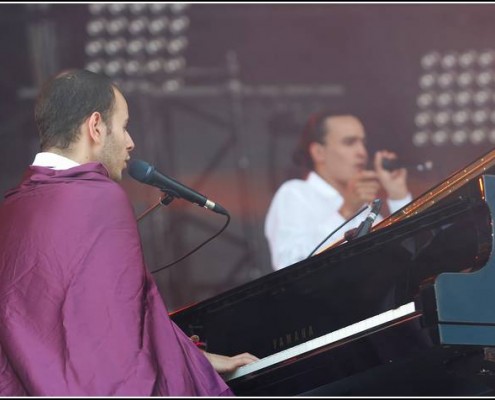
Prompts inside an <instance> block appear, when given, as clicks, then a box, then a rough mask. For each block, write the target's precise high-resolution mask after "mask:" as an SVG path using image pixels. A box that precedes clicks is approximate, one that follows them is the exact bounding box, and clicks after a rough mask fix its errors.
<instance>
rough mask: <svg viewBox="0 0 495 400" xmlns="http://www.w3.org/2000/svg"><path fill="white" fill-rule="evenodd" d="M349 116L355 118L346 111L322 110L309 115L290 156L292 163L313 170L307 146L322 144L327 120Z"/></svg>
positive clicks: (325, 133)
mask: <svg viewBox="0 0 495 400" xmlns="http://www.w3.org/2000/svg"><path fill="white" fill-rule="evenodd" d="M349 115H352V116H355V114H354V113H350V112H348V111H346V109H339V110H322V111H318V112H314V113H312V114H310V116H309V117H308V119H307V121H306V124H305V125H304V128H303V132H302V135H301V137H300V139H299V142H298V144H297V147H296V150H295V151H294V153H293V154H292V161H293V162H294V163H295V164H296V165H298V166H301V167H304V168H306V169H308V170H312V169H314V162H313V158H312V157H311V154H310V153H309V146H310V145H311V143H313V142H316V143H321V144H324V142H325V136H326V135H327V133H328V132H327V129H326V125H325V123H326V121H327V119H328V118H333V117H343V116H349Z"/></svg>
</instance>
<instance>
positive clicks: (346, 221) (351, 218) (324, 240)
mask: <svg viewBox="0 0 495 400" xmlns="http://www.w3.org/2000/svg"><path fill="white" fill-rule="evenodd" d="M369 207H370V205H366V206H363V207H362V208H361V209H360V210H359V211H358V212H356V213H355V214H354V215H351V217H350V218H348V219H346V220H345V221H344V222H343V223H342V224H340V225H339V226H338V227H337V228H335V229H334V230H333V231H332V232H331V233H330V234H329V235H328V236H327V237H326V238H325V239H323V240H322V241H321V242H320V244H318V246H316V247H315V248H314V249H313V251H312V252H311V253H309V256H307V257H306V260H307V259H308V258H309V257H311V256H312V255H313V254H314V253H315V251H316V250H318V249H319V248H320V246H321V245H322V244H323V243H325V242H326V241H327V240H328V238H329V237H330V236H332V235H333V234H334V233H335V232H337V231H338V230H339V229H341V228H342V227H343V226H344V225H346V224H348V223H349V222H350V221H352V220H353V219H354V218H356V217H357V216H358V215H359V214H361V213H362V212H363V211H364V210H366V209H367V208H369Z"/></svg>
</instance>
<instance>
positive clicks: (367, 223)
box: [345, 199, 382, 240]
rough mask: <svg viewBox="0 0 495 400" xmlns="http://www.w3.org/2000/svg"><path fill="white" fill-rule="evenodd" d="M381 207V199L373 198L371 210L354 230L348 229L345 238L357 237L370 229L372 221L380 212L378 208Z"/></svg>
mask: <svg viewBox="0 0 495 400" xmlns="http://www.w3.org/2000/svg"><path fill="white" fill-rule="evenodd" d="M381 208H382V201H381V199H375V200H373V202H372V203H371V210H370V213H369V214H368V216H367V217H366V219H365V220H364V221H363V222H361V224H359V226H358V227H357V228H356V230H352V229H351V230H350V231H348V232H346V235H345V238H346V239H347V240H351V239H356V238H358V237H361V236H364V235H366V234H367V233H368V232H369V231H370V230H371V226H372V225H373V222H375V219H376V217H378V214H379V213H380V209H381Z"/></svg>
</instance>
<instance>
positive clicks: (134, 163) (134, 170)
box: [127, 159, 153, 183]
mask: <svg viewBox="0 0 495 400" xmlns="http://www.w3.org/2000/svg"><path fill="white" fill-rule="evenodd" d="M152 169H153V167H152V166H151V165H150V164H148V163H147V162H146V161H143V160H135V159H131V160H130V161H129V163H128V167H127V171H128V172H129V175H130V176H131V177H132V178H134V179H136V180H137V181H139V182H144V183H147V180H148V177H149V174H150V171H151V170H152Z"/></svg>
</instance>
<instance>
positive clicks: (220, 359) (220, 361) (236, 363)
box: [203, 351, 259, 374]
mask: <svg viewBox="0 0 495 400" xmlns="http://www.w3.org/2000/svg"><path fill="white" fill-rule="evenodd" d="M203 354H204V355H205V356H206V358H207V359H208V361H210V363H211V365H213V368H215V371H217V372H218V373H219V374H225V373H227V372H233V371H235V370H236V369H237V368H239V367H242V366H243V365H246V364H251V363H252V362H254V361H258V360H259V359H258V357H256V356H253V355H252V354H250V353H242V354H237V355H236V356H232V357H229V356H222V355H220V354H213V353H208V352H206V351H203Z"/></svg>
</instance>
